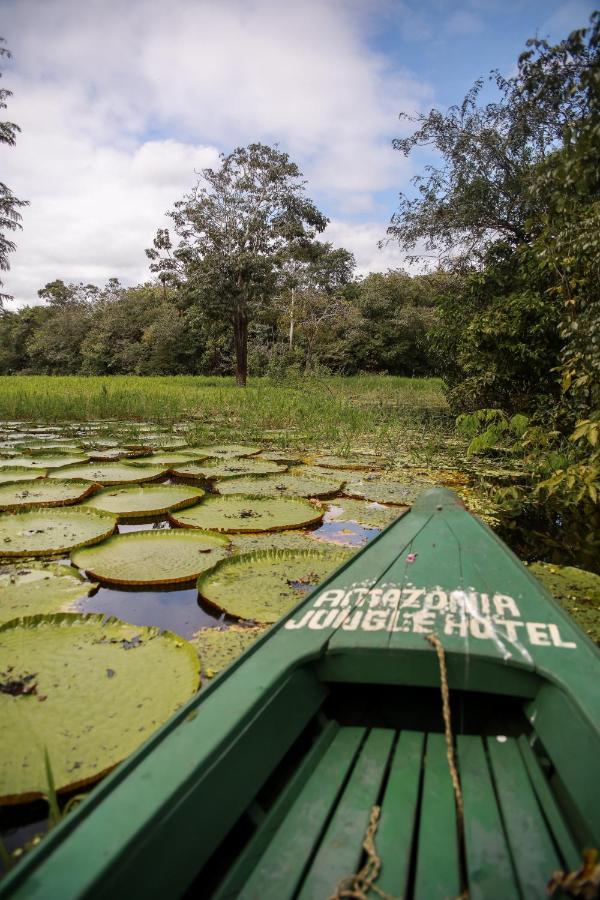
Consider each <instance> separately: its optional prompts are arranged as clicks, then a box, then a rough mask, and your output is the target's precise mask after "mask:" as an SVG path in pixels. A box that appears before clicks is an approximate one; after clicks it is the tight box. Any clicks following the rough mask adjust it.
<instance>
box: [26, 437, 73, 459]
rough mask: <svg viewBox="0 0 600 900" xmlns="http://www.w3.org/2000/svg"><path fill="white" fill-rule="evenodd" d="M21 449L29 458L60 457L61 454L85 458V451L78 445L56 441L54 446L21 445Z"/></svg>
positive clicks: (41, 444) (38, 444)
mask: <svg viewBox="0 0 600 900" xmlns="http://www.w3.org/2000/svg"><path fill="white" fill-rule="evenodd" d="M19 447H20V448H21V449H22V450H23V452H24V453H27V454H28V455H29V456H58V455H59V454H61V453H64V454H68V455H69V456H76V457H77V458H78V459H80V458H81V457H82V456H85V453H84V451H83V449H82V448H81V447H79V446H77V444H61V443H59V442H56V441H55V442H54V443H52V444H49V443H47V442H44V443H35V444H19Z"/></svg>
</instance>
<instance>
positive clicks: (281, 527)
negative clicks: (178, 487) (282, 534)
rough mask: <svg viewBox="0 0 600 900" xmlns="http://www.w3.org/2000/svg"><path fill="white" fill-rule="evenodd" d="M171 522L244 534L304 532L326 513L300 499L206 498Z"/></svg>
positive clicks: (233, 495) (232, 496)
mask: <svg viewBox="0 0 600 900" xmlns="http://www.w3.org/2000/svg"><path fill="white" fill-rule="evenodd" d="M169 518H170V519H171V521H172V522H174V523H175V525H179V526H180V527H182V528H206V529H209V530H212V531H225V532H231V533H238V534H243V533H246V532H254V531H285V530H286V529H287V528H305V527H307V526H308V525H315V524H317V523H318V522H320V521H321V520H322V518H323V511H322V510H321V509H319V508H318V507H316V506H314V505H313V504H311V503H309V502H308V500H302V499H300V498H293V499H292V498H285V499H279V498H278V497H273V498H271V497H252V496H249V495H244V494H232V495H231V496H229V497H206V498H205V499H204V500H203V501H202V503H199V504H198V506H192V507H191V508H190V509H187V510H184V511H183V512H178V513H170V514H169Z"/></svg>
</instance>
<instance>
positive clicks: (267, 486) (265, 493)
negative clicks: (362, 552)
mask: <svg viewBox="0 0 600 900" xmlns="http://www.w3.org/2000/svg"><path fill="white" fill-rule="evenodd" d="M343 486H344V482H343V481H340V480H339V479H331V478H318V477H316V476H310V475H301V474H293V475H288V474H285V475H267V476H258V477H252V476H250V477H239V478H227V479H225V480H223V481H220V482H218V483H217V485H216V486H215V489H216V490H217V491H218V493H219V494H253V495H254V496H255V497H315V498H319V497H333V496H335V494H339V492H340V491H341V490H342V488H343Z"/></svg>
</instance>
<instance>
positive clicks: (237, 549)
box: [231, 531, 339, 553]
mask: <svg viewBox="0 0 600 900" xmlns="http://www.w3.org/2000/svg"><path fill="white" fill-rule="evenodd" d="M316 534H318V531H316V532H315V531H309V532H304V531H275V532H273V531H271V532H268V531H267V532H264V533H263V534H232V535H231V548H232V550H233V552H234V553H252V552H253V551H254V550H318V551H319V552H320V553H338V552H339V546H336V545H335V544H334V543H329V544H326V543H324V542H323V541H320V540H318V539H317V538H316V537H313V536H312V535H316Z"/></svg>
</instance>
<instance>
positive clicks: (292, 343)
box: [289, 288, 294, 350]
mask: <svg viewBox="0 0 600 900" xmlns="http://www.w3.org/2000/svg"><path fill="white" fill-rule="evenodd" d="M289 346H290V350H293V349H294V288H292V304H291V306H290V337H289Z"/></svg>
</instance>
